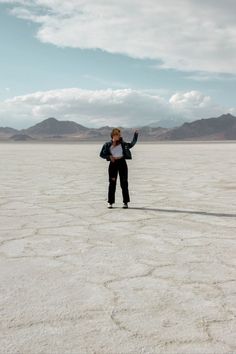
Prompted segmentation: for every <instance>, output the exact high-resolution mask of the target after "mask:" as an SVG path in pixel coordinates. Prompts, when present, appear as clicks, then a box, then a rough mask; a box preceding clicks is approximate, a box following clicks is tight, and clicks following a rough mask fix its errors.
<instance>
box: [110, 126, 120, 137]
mask: <svg viewBox="0 0 236 354" xmlns="http://www.w3.org/2000/svg"><path fill="white" fill-rule="evenodd" d="M117 134H120V129H119V128H114V129H112V131H111V138H113V136H114V135H117Z"/></svg>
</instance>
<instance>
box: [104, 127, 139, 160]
mask: <svg viewBox="0 0 236 354" xmlns="http://www.w3.org/2000/svg"><path fill="white" fill-rule="evenodd" d="M137 140H138V133H137V132H135V133H134V137H133V140H132V141H131V143H127V142H126V141H124V140H123V139H122V138H121V141H120V143H121V146H122V150H123V156H124V159H126V160H131V159H132V155H131V151H130V149H131V148H132V147H133V146H134V145H135V144H136V142H137ZM111 145H112V140H111V141H108V142H106V143H105V144H104V145H103V147H102V150H101V152H100V157H101V158H103V159H106V160H107V161H110V156H111V151H110V147H111Z"/></svg>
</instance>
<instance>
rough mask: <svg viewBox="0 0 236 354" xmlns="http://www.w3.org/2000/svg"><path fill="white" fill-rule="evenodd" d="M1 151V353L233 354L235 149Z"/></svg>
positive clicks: (27, 147)
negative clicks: (116, 169)
mask: <svg viewBox="0 0 236 354" xmlns="http://www.w3.org/2000/svg"><path fill="white" fill-rule="evenodd" d="M100 148H101V145H100V144H78V145H66V144H58V145H53V144H51V145H50V144H46V145H44V144H1V145H0V159H1V174H0V186H1V187H0V196H1V197H0V233H1V243H0V265H1V266H0V275H1V279H0V280H1V281H0V287H1V288H0V296H1V303H0V315H1V324H0V329H1V343H0V351H1V353H4V354H8V353H10V354H39V353H42V354H87V353H88V354H90V353H91V354H92V353H98V354H120V353H122V354H127V353H132V354H133V353H134V354H138V353H167V354H172V353H175V354H176V353H179V354H193V353H194V354H196V353H197V354H213V353H216V354H226V353H227V354H229V353H236V336H235V333H236V317H235V316H236V257H235V255H236V240H235V238H236V179H235V177H236V163H235V156H236V144H233V143H228V144H226V143H225V144H223V143H221V144H220V143H211V144H207V143H202V144H183V143H179V144H141V143H140V144H137V145H136V146H135V147H134V148H133V150H132V152H133V160H132V161H129V162H128V165H129V182H130V194H131V203H130V208H129V209H128V210H123V209H122V208H121V206H122V199H121V191H120V186H119V185H118V186H117V200H116V207H115V208H114V209H112V210H109V209H107V208H106V195H107V167H108V163H107V162H106V161H105V160H102V159H100V158H99V157H98V154H99V152H100Z"/></svg>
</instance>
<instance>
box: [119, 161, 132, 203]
mask: <svg viewBox="0 0 236 354" xmlns="http://www.w3.org/2000/svg"><path fill="white" fill-rule="evenodd" d="M118 161H119V176H120V186H121V189H122V195H123V203H125V204H126V203H129V201H130V198H129V189H128V167H127V163H126V161H125V159H122V160H118Z"/></svg>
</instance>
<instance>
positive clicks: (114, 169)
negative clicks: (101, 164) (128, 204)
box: [108, 161, 118, 204]
mask: <svg viewBox="0 0 236 354" xmlns="http://www.w3.org/2000/svg"><path fill="white" fill-rule="evenodd" d="M117 173H118V165H117V161H115V162H110V164H109V167H108V174H109V187H108V203H110V204H113V203H115V192H116V180H117Z"/></svg>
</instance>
